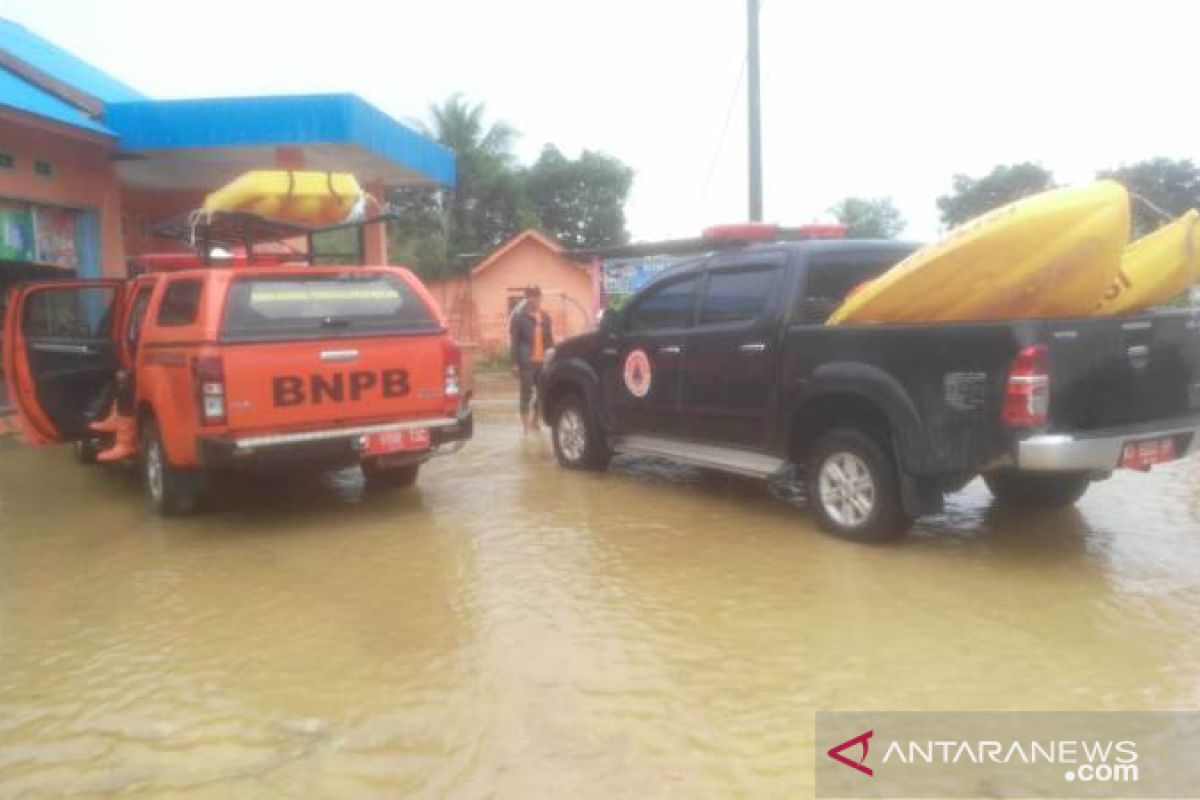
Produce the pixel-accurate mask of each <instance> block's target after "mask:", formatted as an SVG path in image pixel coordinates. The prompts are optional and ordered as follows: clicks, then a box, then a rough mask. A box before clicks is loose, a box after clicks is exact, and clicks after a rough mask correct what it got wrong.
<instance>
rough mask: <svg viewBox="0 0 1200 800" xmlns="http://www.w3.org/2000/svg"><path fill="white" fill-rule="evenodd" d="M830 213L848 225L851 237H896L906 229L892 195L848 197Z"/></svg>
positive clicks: (847, 234) (848, 232)
mask: <svg viewBox="0 0 1200 800" xmlns="http://www.w3.org/2000/svg"><path fill="white" fill-rule="evenodd" d="M829 213H830V214H833V216H834V218H835V219H836V220H837V221H838V222H840V223H841V224H843V225H845V226H846V227H847V231H846V236H847V237H848V238H850V239H894V238H896V236H897V235H899V233H900V231H902V230H904V217H903V216H902V215H901V214H900V209H898V208H896V204H895V203H893V202H892V199H891V198H890V197H878V198H871V197H847V198H846V199H844V200H842V201H841V202H840V203H838V204H837V205H835V206H832V207H831V208H830V209H829Z"/></svg>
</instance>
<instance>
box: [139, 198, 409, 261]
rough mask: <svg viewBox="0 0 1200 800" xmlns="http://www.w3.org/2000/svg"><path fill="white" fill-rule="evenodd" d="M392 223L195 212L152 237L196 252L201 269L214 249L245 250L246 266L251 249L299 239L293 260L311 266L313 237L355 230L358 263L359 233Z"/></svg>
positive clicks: (175, 219) (156, 229)
mask: <svg viewBox="0 0 1200 800" xmlns="http://www.w3.org/2000/svg"><path fill="white" fill-rule="evenodd" d="M395 219H397V217H396V215H395V214H379V215H377V216H374V217H367V218H365V219H361V220H354V221H352V222H342V223H339V224H337V225H326V226H324V227H319V228H314V227H309V226H305V225H297V224H295V223H291V222H281V221H279V220H272V219H267V218H265V217H260V216H258V215H257V214H248V213H246V212H242V211H215V212H213V213H211V214H205V215H203V216H198V215H197V214H196V212H193V213H191V214H184V215H180V216H178V217H173V218H171V219H169V220H167V221H165V222H162V223H159V224H158V225H156V226H155V227H154V229H153V233H154V235H155V236H158V237H161V238H164V239H175V240H177V241H181V242H185V243H186V244H187V245H188V246H189V247H191V248H192V249H193V250H195V251H196V253H197V255H198V256H199V257H200V260H201V262H202V263H203V264H205V265H208V264H210V263H211V262H212V261H214V260H218V259H214V258H213V256H212V250H213V248H214V247H223V248H237V247H241V248H243V249H244V250H245V253H246V262H247V263H251V262H253V260H254V246H255V245H257V244H265V243H270V242H285V241H286V240H288V239H298V238H301V237H303V238H305V239H306V240H307V241H306V244H307V247H306V252H303V253H297V254H296V260H297V261H300V262H307V263H309V264H312V263H315V260H316V259H317V258H318V257H320V256H321V255H322V254H319V253H316V252H315V251H314V249H313V236H315V235H318V234H322V233H328V232H330V231H338V230H348V229H357V231H358V258H359V260H360V261H361V260H362V259H363V257H364V255H363V254H364V247H363V238H362V237H363V229H364V228H365V227H366V226H367V225H375V224H379V223H386V222H387V221H389V220H395ZM222 263H227V260H222Z"/></svg>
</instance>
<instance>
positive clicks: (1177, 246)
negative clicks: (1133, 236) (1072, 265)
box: [1096, 210, 1200, 314]
mask: <svg viewBox="0 0 1200 800" xmlns="http://www.w3.org/2000/svg"><path fill="white" fill-rule="evenodd" d="M1198 226H1200V214H1197V213H1196V212H1195V211H1194V210H1193V211H1189V212H1187V213H1186V214H1184V215H1183V216H1182V217H1180V218H1179V219H1177V220H1175V221H1174V222H1172V223H1171V224H1170V225H1165V226H1163V227H1161V228H1159V229H1158V230H1156V231H1154V232H1153V233H1151V234H1148V235H1146V236H1143V237H1142V238H1141V239H1138V240H1137V241H1136V242H1131V243H1130V245H1129V246H1128V247H1126V248H1125V255H1124V257H1123V258H1122V259H1121V269H1120V270H1119V271H1118V272H1117V278H1116V280H1114V281H1113V283H1112V286H1111V287H1110V288H1109V290H1108V291H1107V292H1106V293H1105V294H1104V297H1103V299H1101V301H1100V304H1099V305H1098V306H1097V307H1096V313H1097V314H1132V313H1134V312H1137V311H1143V310H1145V309H1147V308H1152V307H1154V306H1160V305H1163V304H1164V303H1166V302H1168V301H1170V300H1171V299H1172V298H1174V297H1176V296H1178V295H1180V294H1183V293H1184V292H1185V291H1187V290H1188V288H1189V287H1191V286H1192V285H1193V284H1196V283H1200V253H1197V248H1200V227H1198Z"/></svg>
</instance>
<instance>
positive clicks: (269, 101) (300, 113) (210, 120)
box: [104, 94, 455, 186]
mask: <svg viewBox="0 0 1200 800" xmlns="http://www.w3.org/2000/svg"><path fill="white" fill-rule="evenodd" d="M104 121H105V123H106V124H107V125H108V126H109V127H110V128H112V129H113V130H115V131H116V132H117V135H118V136H119V137H120V148H121V149H122V150H123V151H126V152H137V151H143V150H174V149H185V148H231V147H255V146H258V147H269V146H278V145H307V144H349V145H357V146H358V147H361V148H363V149H365V150H368V151H371V152H373V153H375V154H377V155H380V156H383V157H384V158H386V159H388V160H390V161H392V162H393V163H396V164H399V165H400V166H402V167H404V168H405V169H408V170H411V171H413V172H416V173H419V174H420V175H423V176H424V177H425V178H426V179H428V180H430V181H432V182H435V183H438V184H441V185H443V186H454V184H455V166H454V153H453V152H452V151H451V150H450V149H448V148H446V147H443V146H442V145H440V144H438V143H437V142H434V141H432V140H430V139H427V138H425V137H424V136H422V135H420V134H419V133H417V132H416V131H414V130H412V129H411V128H409V127H407V126H405V125H402V124H400V123H399V122H396V121H395V120H394V119H392V118H391V117H389V116H388V115H386V114H384V113H383V112H382V111H380V110H379V109H377V108H375V107H374V106H372V105H370V104H369V103H367V102H366V101H364V100H362V99H361V98H359V97H357V96H356V95H352V94H321V95H294V96H276V97H236V98H206V99H200V100H153V101H143V102H131V103H113V104H111V105H109V106H108V107H107V108H106V109H105V117H104Z"/></svg>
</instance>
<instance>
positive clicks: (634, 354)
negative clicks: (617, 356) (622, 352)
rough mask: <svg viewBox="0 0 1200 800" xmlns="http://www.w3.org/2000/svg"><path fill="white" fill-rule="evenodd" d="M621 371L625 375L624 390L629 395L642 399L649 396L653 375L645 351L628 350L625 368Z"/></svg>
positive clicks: (638, 349) (637, 349) (639, 349)
mask: <svg viewBox="0 0 1200 800" xmlns="http://www.w3.org/2000/svg"><path fill="white" fill-rule="evenodd" d="M622 371H623V373H624V375H625V388H626V389H628V390H629V393H630V394H631V395H633V396H634V397H637V398H642V397H645V396H646V395H648V394H650V384H651V383H652V382H653V380H654V374H653V372H652V371H651V369H650V357H649V356H648V355H646V351H645V350H642V349H641V348H634V349H633V350H630V351H629V353H628V354H627V355H626V356H625V367H624V369H623V370H622Z"/></svg>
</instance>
